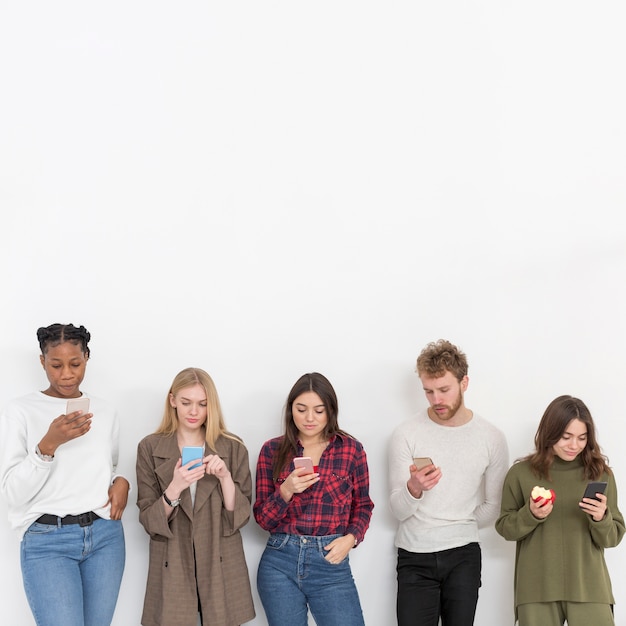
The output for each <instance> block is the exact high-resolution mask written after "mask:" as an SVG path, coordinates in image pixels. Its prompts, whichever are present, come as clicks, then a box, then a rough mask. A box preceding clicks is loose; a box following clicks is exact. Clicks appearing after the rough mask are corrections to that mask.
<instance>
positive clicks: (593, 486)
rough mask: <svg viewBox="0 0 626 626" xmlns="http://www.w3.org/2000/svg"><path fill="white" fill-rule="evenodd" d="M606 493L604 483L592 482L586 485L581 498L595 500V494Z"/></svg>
mask: <svg viewBox="0 0 626 626" xmlns="http://www.w3.org/2000/svg"><path fill="white" fill-rule="evenodd" d="M605 491H606V483H605V482H592V483H589V484H588V485H587V488H586V489H585V493H584V495H583V498H592V499H593V500H597V499H598V498H596V493H604V492H605Z"/></svg>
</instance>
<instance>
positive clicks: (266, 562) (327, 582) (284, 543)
mask: <svg viewBox="0 0 626 626" xmlns="http://www.w3.org/2000/svg"><path fill="white" fill-rule="evenodd" d="M337 537H341V535H327V536H324V537H311V536H306V535H286V534H282V533H277V534H274V535H270V538H269V539H268V541H267V545H266V547H265V551H264V552H263V555H262V556H261V561H260V562H259V570H258V573H257V589H258V591H259V596H260V597H261V602H262V603H263V608H264V609H265V615H266V616H267V621H268V624H269V626H307V624H308V617H307V616H308V611H309V609H310V611H311V615H312V616H313V619H314V620H315V623H316V624H317V625H318V626H364V624H365V622H364V621H363V612H362V611H361V603H360V602H359V594H358V592H357V589H356V585H355V584H354V579H353V578H352V571H351V570H350V562H349V560H348V557H346V558H345V559H344V560H343V561H342V562H341V563H339V564H337V565H332V564H331V563H329V562H328V561H326V560H325V559H324V556H325V555H326V554H327V553H326V550H324V546H326V545H328V544H329V543H330V542H331V541H332V540H333V539H336V538H337Z"/></svg>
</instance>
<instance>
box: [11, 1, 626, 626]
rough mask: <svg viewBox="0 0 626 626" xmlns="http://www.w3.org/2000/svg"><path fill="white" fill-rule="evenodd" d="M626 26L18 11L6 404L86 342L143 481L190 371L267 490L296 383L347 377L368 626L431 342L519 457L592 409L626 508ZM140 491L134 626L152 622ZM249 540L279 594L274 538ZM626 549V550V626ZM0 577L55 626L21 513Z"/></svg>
mask: <svg viewBox="0 0 626 626" xmlns="http://www.w3.org/2000/svg"><path fill="white" fill-rule="evenodd" d="M625 17H626V9H624V6H623V3H621V2H602V3H589V2H578V1H576V0H575V1H573V2H572V1H568V2H552V3H545V2H542V3H539V2H524V3H503V2H495V1H483V0H478V1H476V2H471V3H468V2H461V1H460V0H453V1H451V2H446V3H433V2H429V3H426V2H419V1H415V0H413V1H412V2H382V1H370V2H367V1H365V2H358V3H357V2H341V1H335V2H325V1H321V2H315V3H299V2H282V1H274V2H229V3H220V2H216V3H208V2H198V1H197V0H189V1H188V2H182V3H165V2H145V1H141V0H138V1H137V2H118V1H113V2H108V3H105V4H92V3H84V2H65V1H62V2H55V3H49V2H31V3H28V2H26V3H25V2H22V3H17V2H16V3H9V2H3V3H2V4H1V5H0V83H1V84H2V96H1V98H0V125H1V126H0V204H1V206H2V217H1V220H2V228H1V231H0V236H1V237H2V246H0V255H1V256H0V260H1V262H2V263H1V266H0V271H1V272H2V274H1V285H0V286H1V288H2V294H3V300H2V307H1V309H0V311H1V312H0V315H1V320H2V328H3V331H4V332H3V333H2V339H0V346H1V359H0V401H1V402H2V404H5V403H6V402H7V401H8V400H9V399H10V398H12V397H14V396H18V395H21V394H23V393H26V392H28V391H31V390H33V389H43V388H44V387H45V385H46V381H45V378H44V373H43V371H42V370H41V368H40V366H39V363H38V349H37V342H36V337H35V331H36V329H37V327H38V326H41V325H47V324H50V323H53V322H73V323H75V324H84V325H85V326H86V327H87V328H88V329H89V330H90V331H91V332H92V335H93V339H92V343H91V348H92V359H91V362H90V364H89V367H88V372H87V377H86V379H85V383H84V388H85V390H87V391H89V392H90V393H93V394H96V395H101V396H104V397H106V398H108V399H110V400H111V401H113V402H114V403H115V404H116V405H117V407H118V408H119V412H120V416H121V420H122V424H123V432H122V459H121V468H122V470H124V471H125V472H127V473H128V474H130V475H131V477H134V462H135V449H136V444H137V442H138V441H139V439H141V438H142V437H143V436H144V435H146V434H148V433H149V432H151V431H153V430H154V429H155V428H156V426H157V424H158V422H159V419H160V414H161V407H162V404H163V401H164V397H165V392H166V390H167V388H168V387H169V384H170V382H171V380H172V378H173V376H174V375H175V374H176V373H177V372H178V371H179V370H180V369H182V368H183V367H187V366H191V365H193V366H198V367H202V368H204V369H206V370H208V371H209V372H210V373H211V375H212V376H213V377H214V380H215V382H216V385H217V387H218V390H219V392H220V396H221V400H222V404H223V407H224V410H225V414H226V420H227V424H228V426H229V427H230V429H231V430H233V431H234V432H236V433H238V434H239V435H240V436H241V437H243V439H244V440H245V442H246V444H247V445H248V447H249V450H250V456H251V462H252V470H253V471H254V467H255V463H256V456H257V454H258V451H259V449H260V446H261V444H262V443H263V441H264V440H266V439H268V438H269V437H272V436H275V435H277V434H279V433H280V432H281V410H282V406H283V402H284V399H285V397H286V395H287V392H288V390H289V388H290V387H291V385H292V384H293V382H294V381H295V380H296V379H297V378H298V377H299V376H300V375H301V374H302V373H304V372H307V371H314V370H316V371H320V372H322V373H324V374H325V375H327V376H328V377H329V378H330V380H331V381H332V382H333V384H334V385H335V387H336V390H337V393H338V396H339V401H340V424H341V426H342V427H343V428H345V429H346V430H348V431H350V432H352V433H353V434H354V435H355V436H357V437H358V438H359V439H360V440H361V441H363V443H364V444H365V446H366V450H367V452H368V457H369V462H370V471H371V488H372V496H373V499H374V501H375V504H376V508H375V511H374V516H373V519H372V524H371V527H370V530H369V532H368V534H367V536H366V538H365V542H364V543H363V544H362V546H360V547H359V548H358V549H357V550H356V551H354V552H353V553H352V555H351V560H352V564H353V571H354V575H355V578H356V581H357V585H358V587H359V590H360V593H361V598H362V602H363V607H364V612H365V618H366V623H367V624H368V626H389V625H391V624H393V623H394V620H395V614H394V606H395V570H394V567H395V552H394V548H393V535H394V529H395V524H394V521H393V519H392V518H391V515H390V513H389V510H388V505H387V487H386V482H387V471H386V463H387V460H386V456H387V449H386V446H387V441H388V438H389V435H390V432H391V430H392V429H393V427H394V426H395V425H396V424H397V423H399V422H400V421H402V420H404V419H406V418H407V417H409V416H410V415H411V414H413V413H414V412H415V411H416V410H417V409H419V408H420V407H423V406H424V405H425V400H424V398H423V394H422V392H421V390H420V385H419V381H418V379H417V377H416V375H415V373H414V362H415V358H416V356H417V354H418V352H419V351H420V349H421V348H422V347H423V346H424V345H425V344H426V343H427V342H429V341H431V340H435V339H438V338H440V337H445V338H447V339H450V340H451V341H453V342H454V343H457V344H458V345H460V346H461V347H462V348H463V349H464V350H465V351H466V352H467V354H468V357H469V362H470V372H469V373H470V386H469V389H468V392H467V395H466V403H467V405H468V406H469V407H470V408H472V409H474V410H475V411H477V412H479V413H481V414H483V415H484V416H485V417H487V418H488V419H491V420H492V421H494V422H495V423H496V424H498V425H499V426H500V427H501V428H502V429H503V430H504V431H505V433H506V435H507V438H508V441H509V444H510V449H511V459H514V458H516V457H519V456H521V455H523V454H526V453H527V452H528V451H530V449H531V447H532V437H533V435H534V432H535V428H536V425H537V423H538V421H539V418H540V416H541V414H542V412H543V410H544V408H545V406H546V405H547V404H548V402H549V401H550V400H552V399H553V398H554V397H555V396H557V395H560V394H562V393H571V394H574V395H578V396H579V397H581V398H582V399H583V400H584V401H585V402H587V404H588V405H589V406H590V408H591V410H592V413H593V414H594V416H595V418H596V420H597V423H598V428H599V438H600V442H601V443H602V444H603V446H604V449H605V452H606V453H607V454H608V455H609V457H610V460H611V463H612V465H613V466H614V468H615V471H616V474H617V479H618V485H620V486H621V487H622V490H623V489H626V464H625V461H624V457H623V455H620V452H621V451H622V450H623V444H621V443H620V442H623V440H624V436H625V435H626V426H625V425H624V420H623V411H624V408H623V406H622V402H623V396H624V394H623V379H624V353H625V352H626V331H625V329H624V317H625V313H626V295H625V293H624V283H625V278H626V247H625V243H626V242H625V239H626V236H625V231H624V227H623V225H622V216H623V209H624V201H625V200H626V186H625V180H624V172H625V171H626V157H625V152H624V145H625V142H626V122H625V117H624V115H623V112H624V110H626V88H625V86H624V81H623V59H624V58H625V57H626V39H624V37H623V31H624V25H625V24H624V22H625V19H624V18H625ZM134 496H135V494H131V500H130V503H129V507H128V509H127V511H126V513H125V515H124V524H125V529H126V537H127V550H128V555H127V564H126V570H125V575H124V581H123V586H122V590H121V596H120V600H119V604H118V608H117V613H116V617H115V621H114V624H115V626H134V625H137V624H139V619H140V613H141V605H142V601H143V592H144V584H145V577H146V572H147V535H146V534H145V533H144V531H143V529H142V528H141V527H140V526H139V524H138V521H137V508H136V506H135V500H134ZM625 508H626V507H625ZM243 534H244V541H245V545H246V553H247V558H248V564H249V568H250V573H251V578H252V582H253V585H254V582H255V576H256V565H257V562H258V559H259V556H260V554H261V552H262V549H263V545H264V541H265V537H266V535H265V533H264V532H263V531H262V530H261V529H260V528H259V527H258V526H256V524H255V523H254V521H251V522H250V524H249V525H248V526H247V527H246V528H245V529H244V532H243ZM482 544H483V554H484V567H483V589H482V591H481V596H480V601H479V606H478V615H477V620H476V624H477V626H502V625H503V624H511V623H512V567H513V548H514V546H513V545H512V544H508V543H506V542H505V541H504V540H503V539H501V538H500V537H499V536H498V535H496V534H495V531H493V530H491V529H488V530H487V531H485V532H484V533H483V534H482ZM623 550H624V548H623V546H622V547H618V548H617V549H615V550H611V551H609V552H608V553H607V559H608V561H609V566H610V569H611V573H612V577H613V586H614V590H615V592H616V595H617V600H618V605H617V609H616V611H617V613H616V615H617V623H618V625H619V626H625V625H626V608H624V603H626V599H625V598H624V594H623V590H624V589H625V588H626V567H625V566H624V563H623V554H624V552H623ZM0 553H1V554H2V555H3V557H2V563H3V566H2V569H1V570H0V606H2V607H4V608H3V615H4V616H5V619H6V620H7V621H8V622H9V623H11V624H18V625H20V626H21V625H22V624H24V625H27V624H31V623H32V620H31V618H30V613H29V610H28V608H27V605H26V601H25V598H24V593H23V591H22V585H21V578H20V574H19V545H18V542H17V537H16V536H15V534H14V533H13V531H11V530H10V528H9V527H8V523H7V521H6V506H5V505H4V503H2V504H0ZM620 556H621V557H622V558H621V560H620ZM255 601H256V605H257V613H258V616H257V618H256V620H255V621H254V622H252V623H253V624H255V625H262V624H265V619H264V615H263V610H262V607H261V605H260V602H259V601H258V597H257V596H256V595H255Z"/></svg>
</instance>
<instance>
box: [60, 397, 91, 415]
mask: <svg viewBox="0 0 626 626" xmlns="http://www.w3.org/2000/svg"><path fill="white" fill-rule="evenodd" d="M74 411H82V412H83V415H84V414H85V413H89V398H85V396H81V397H80V398H69V399H68V401H67V406H66V407H65V415H69V414H70V413H73V412H74Z"/></svg>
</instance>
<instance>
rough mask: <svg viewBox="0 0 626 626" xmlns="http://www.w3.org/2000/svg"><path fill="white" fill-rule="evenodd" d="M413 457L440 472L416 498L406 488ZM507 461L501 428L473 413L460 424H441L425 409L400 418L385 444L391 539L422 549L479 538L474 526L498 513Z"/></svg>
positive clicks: (490, 520) (452, 545)
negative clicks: (394, 527)
mask: <svg viewBox="0 0 626 626" xmlns="http://www.w3.org/2000/svg"><path fill="white" fill-rule="evenodd" d="M416 457H430V458H431V459H432V460H433V463H434V464H435V465H436V466H437V467H440V468H441V473H442V476H441V480H440V481H439V483H438V484H437V485H435V487H433V489H431V490H430V491H425V492H424V493H423V494H422V495H421V497H420V498H414V497H413V496H412V495H411V494H410V492H409V490H408V488H407V481H408V479H409V476H410V473H409V466H410V465H411V464H412V463H413V459H414V458H416ZM508 467H509V453H508V446H507V443H506V439H505V437H504V434H503V433H502V432H501V431H500V430H499V429H497V428H496V427H495V426H493V425H492V424H490V423H489V422H488V421H486V420H485V419H483V418H482V417H480V416H479V415H477V414H476V413H474V414H473V417H472V419H471V420H470V421H469V422H467V423H466V424H463V425H462V426H441V425H439V424H437V423H435V422H433V421H432V420H431V419H430V418H429V417H428V412H427V410H423V411H422V412H420V413H419V414H418V415H417V416H416V417H414V418H412V419H410V420H408V421H406V422H404V423H402V424H400V425H399V426H398V427H397V428H396V429H395V430H394V432H393V435H392V437H391V442H390V447H389V481H390V505H391V511H392V513H393V514H394V516H395V517H396V518H397V519H398V521H399V524H398V530H397V532H396V539H395V545H396V546H397V547H398V548H403V549H404V550H408V551H409V552H419V553H425V552H439V551H441V550H448V549H450V548H457V547H460V546H464V545H467V544H468V543H472V542H475V541H478V539H479V537H478V528H479V527H483V526H486V525H488V524H490V523H493V522H494V521H495V520H496V518H497V516H498V514H499V513H500V500H501V498H502V484H503V482H504V477H505V475H506V472H507V470H508Z"/></svg>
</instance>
